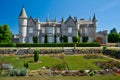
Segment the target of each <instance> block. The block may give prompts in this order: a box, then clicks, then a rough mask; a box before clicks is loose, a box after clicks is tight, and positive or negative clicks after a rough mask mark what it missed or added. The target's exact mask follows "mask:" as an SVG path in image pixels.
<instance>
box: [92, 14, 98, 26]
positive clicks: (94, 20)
mask: <svg viewBox="0 0 120 80" xmlns="http://www.w3.org/2000/svg"><path fill="white" fill-rule="evenodd" d="M92 21H93V24H94V26H95V27H96V22H97V19H96V16H95V14H94V16H93V19H92Z"/></svg>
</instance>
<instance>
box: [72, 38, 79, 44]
mask: <svg viewBox="0 0 120 80" xmlns="http://www.w3.org/2000/svg"><path fill="white" fill-rule="evenodd" d="M72 40H73V42H74V43H77V42H79V41H80V37H79V36H74V37H72Z"/></svg>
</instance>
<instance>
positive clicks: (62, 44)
mask: <svg viewBox="0 0 120 80" xmlns="http://www.w3.org/2000/svg"><path fill="white" fill-rule="evenodd" d="M74 46H75V44H74V43H41V44H28V43H24V44H15V43H13V44H0V47H74ZM76 47H100V44H98V43H77V45H76Z"/></svg>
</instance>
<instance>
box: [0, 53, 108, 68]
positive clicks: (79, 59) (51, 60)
mask: <svg viewBox="0 0 120 80" xmlns="http://www.w3.org/2000/svg"><path fill="white" fill-rule="evenodd" d="M18 57H19V56H7V57H0V61H1V62H2V61H3V62H7V63H10V64H12V65H13V66H14V67H15V68H23V63H24V61H25V62H27V61H33V57H31V58H25V59H17V58H18ZM108 60H109V59H107V58H98V59H85V58H84V57H83V55H78V56H65V61H66V63H67V64H68V66H69V69H70V70H85V69H94V70H99V69H100V68H99V67H97V66H96V65H95V64H93V62H98V61H108ZM61 62H62V60H61V59H59V58H55V57H50V56H40V59H39V61H38V62H37V63H29V69H30V70H36V69H41V68H42V67H43V66H46V67H52V66H54V65H57V64H59V63H61Z"/></svg>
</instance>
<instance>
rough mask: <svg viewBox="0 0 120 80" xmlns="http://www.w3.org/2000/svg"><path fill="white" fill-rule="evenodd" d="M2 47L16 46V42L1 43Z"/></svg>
mask: <svg viewBox="0 0 120 80" xmlns="http://www.w3.org/2000/svg"><path fill="white" fill-rule="evenodd" d="M0 47H16V44H15V43H10V44H0Z"/></svg>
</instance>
